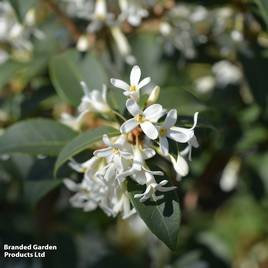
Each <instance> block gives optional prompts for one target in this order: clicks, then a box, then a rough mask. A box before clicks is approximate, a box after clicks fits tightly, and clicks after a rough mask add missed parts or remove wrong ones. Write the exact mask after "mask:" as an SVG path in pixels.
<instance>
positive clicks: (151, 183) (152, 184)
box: [134, 172, 177, 202]
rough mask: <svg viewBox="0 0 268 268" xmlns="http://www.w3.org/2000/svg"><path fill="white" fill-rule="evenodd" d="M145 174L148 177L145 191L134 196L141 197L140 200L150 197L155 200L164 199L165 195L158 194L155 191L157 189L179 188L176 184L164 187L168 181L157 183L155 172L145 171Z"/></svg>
mask: <svg viewBox="0 0 268 268" xmlns="http://www.w3.org/2000/svg"><path fill="white" fill-rule="evenodd" d="M145 176H146V179H147V181H146V190H145V192H144V193H142V194H135V195H134V198H139V199H140V202H145V201H146V200H148V199H153V200H154V201H157V200H159V199H162V198H163V197H164V195H160V196H156V195H155V193H156V192H157V191H159V192H169V191H172V190H174V189H176V188H177V187H176V186H169V187H164V186H165V185H166V184H167V183H168V181H167V180H163V181H161V182H160V183H157V182H156V181H155V178H154V176H153V174H151V173H149V172H145Z"/></svg>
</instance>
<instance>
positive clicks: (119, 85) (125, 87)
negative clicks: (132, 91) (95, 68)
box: [110, 78, 129, 90]
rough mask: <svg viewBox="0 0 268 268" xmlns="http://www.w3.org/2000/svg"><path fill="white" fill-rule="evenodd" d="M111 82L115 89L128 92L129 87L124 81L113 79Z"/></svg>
mask: <svg viewBox="0 0 268 268" xmlns="http://www.w3.org/2000/svg"><path fill="white" fill-rule="evenodd" d="M110 81H111V84H112V85H113V86H114V87H117V88H121V89H123V90H128V89H129V85H128V84H127V83H126V82H124V81H122V80H119V79H114V78H111V80H110Z"/></svg>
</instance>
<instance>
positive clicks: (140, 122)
mask: <svg viewBox="0 0 268 268" xmlns="http://www.w3.org/2000/svg"><path fill="white" fill-rule="evenodd" d="M126 107H127V109H128V111H129V113H130V114H131V115H133V118H131V119H129V120H127V121H126V122H125V123H123V125H122V126H121V127H120V131H121V133H129V132H130V131H131V130H133V129H134V128H136V127H137V126H140V127H141V129H142V131H143V132H144V134H145V135H146V136H147V137H148V138H150V139H151V140H155V139H156V138H157V137H158V131H157V128H156V127H155V126H154V124H153V123H156V122H157V121H158V120H159V118H160V117H161V116H162V115H163V113H164V110H163V108H162V106H161V105H160V104H153V105H150V106H149V107H147V108H146V109H145V110H144V111H142V110H141V109H140V107H139V106H138V104H137V102H136V101H135V100H133V99H129V100H127V102H126Z"/></svg>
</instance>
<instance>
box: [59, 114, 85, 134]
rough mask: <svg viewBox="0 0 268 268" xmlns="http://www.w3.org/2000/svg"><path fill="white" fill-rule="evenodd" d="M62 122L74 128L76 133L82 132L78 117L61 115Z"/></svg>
mask: <svg viewBox="0 0 268 268" xmlns="http://www.w3.org/2000/svg"><path fill="white" fill-rule="evenodd" d="M60 122H61V123H62V124H64V125H66V126H68V127H70V128H72V129H73V130H75V131H78V130H80V127H81V121H79V120H78V119H77V117H75V116H72V115H71V114H68V113H62V114H61V117H60Z"/></svg>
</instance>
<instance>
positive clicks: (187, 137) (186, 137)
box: [169, 113, 198, 143]
mask: <svg viewBox="0 0 268 268" xmlns="http://www.w3.org/2000/svg"><path fill="white" fill-rule="evenodd" d="M197 119H198V113H195V114H194V123H193V126H192V127H191V128H183V127H172V128H171V130H172V131H171V132H170V134H169V135H170V137H171V138H172V139H174V140H175V141H176V142H180V143H187V142H193V143H195V142H194V139H195V136H194V129H195V127H196V125H197Z"/></svg>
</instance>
